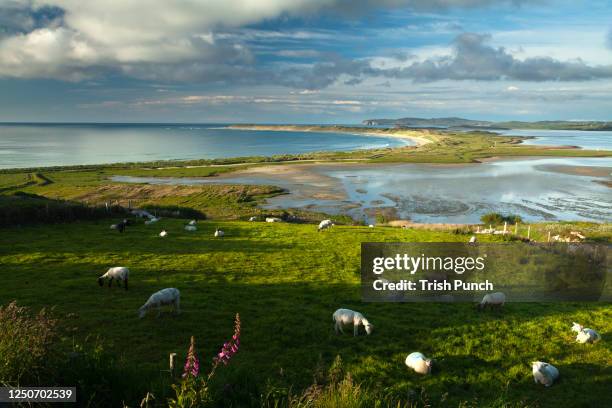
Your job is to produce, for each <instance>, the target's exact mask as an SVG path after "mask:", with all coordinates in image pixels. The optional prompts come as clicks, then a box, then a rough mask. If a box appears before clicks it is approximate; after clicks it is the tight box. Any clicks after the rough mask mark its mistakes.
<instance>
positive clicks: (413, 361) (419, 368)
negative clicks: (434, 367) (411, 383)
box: [406, 352, 432, 375]
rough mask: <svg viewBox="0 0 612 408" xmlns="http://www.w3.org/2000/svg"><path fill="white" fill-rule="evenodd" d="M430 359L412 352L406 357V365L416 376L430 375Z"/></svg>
mask: <svg viewBox="0 0 612 408" xmlns="http://www.w3.org/2000/svg"><path fill="white" fill-rule="evenodd" d="M431 364H432V362H431V359H430V358H426V357H425V356H424V355H423V353H419V352H414V353H410V354H408V357H406V365H407V366H408V368H411V369H413V370H414V371H415V372H416V373H418V374H424V375H425V374H431Z"/></svg>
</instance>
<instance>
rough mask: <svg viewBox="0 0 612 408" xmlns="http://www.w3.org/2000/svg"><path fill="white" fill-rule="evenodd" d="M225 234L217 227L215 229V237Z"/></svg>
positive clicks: (221, 236)
mask: <svg viewBox="0 0 612 408" xmlns="http://www.w3.org/2000/svg"><path fill="white" fill-rule="evenodd" d="M224 235H225V232H223V231H222V230H220V229H219V228H217V229H216V230H215V237H216V238H223V236H224Z"/></svg>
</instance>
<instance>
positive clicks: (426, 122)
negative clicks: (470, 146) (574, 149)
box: [362, 117, 612, 130]
mask: <svg viewBox="0 0 612 408" xmlns="http://www.w3.org/2000/svg"><path fill="white" fill-rule="evenodd" d="M362 123H363V124H364V125H366V126H395V127H442V128H477V129H491V130H495V129H552V130H612V122H598V121H564V120H545V121H539V122H521V121H508V122H490V121H486V120H472V119H464V118H455V117H451V118H430V119H427V118H399V119H366V120H364V121H363V122H362Z"/></svg>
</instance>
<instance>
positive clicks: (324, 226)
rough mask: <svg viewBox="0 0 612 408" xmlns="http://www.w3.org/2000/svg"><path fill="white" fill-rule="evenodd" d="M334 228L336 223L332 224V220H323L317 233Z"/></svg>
mask: <svg viewBox="0 0 612 408" xmlns="http://www.w3.org/2000/svg"><path fill="white" fill-rule="evenodd" d="M333 226H334V223H333V222H332V220H323V221H321V222H320V223H319V227H318V228H317V231H322V230H324V229H328V228H331V227H333Z"/></svg>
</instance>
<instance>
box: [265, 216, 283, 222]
mask: <svg viewBox="0 0 612 408" xmlns="http://www.w3.org/2000/svg"><path fill="white" fill-rule="evenodd" d="M282 221H283V220H281V219H280V218H277V217H267V218H266V222H282Z"/></svg>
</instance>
